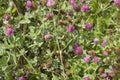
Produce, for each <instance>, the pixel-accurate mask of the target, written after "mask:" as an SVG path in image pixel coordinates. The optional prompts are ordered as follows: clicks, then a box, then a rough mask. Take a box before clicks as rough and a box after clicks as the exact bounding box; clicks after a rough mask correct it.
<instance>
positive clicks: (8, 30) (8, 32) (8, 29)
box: [6, 28, 14, 36]
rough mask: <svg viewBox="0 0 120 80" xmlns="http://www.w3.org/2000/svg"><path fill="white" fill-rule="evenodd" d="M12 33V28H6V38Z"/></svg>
mask: <svg viewBox="0 0 120 80" xmlns="http://www.w3.org/2000/svg"><path fill="white" fill-rule="evenodd" d="M13 32H14V30H13V28H7V29H6V35H7V36H10V35H12V34H13Z"/></svg>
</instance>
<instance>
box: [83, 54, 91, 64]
mask: <svg viewBox="0 0 120 80" xmlns="http://www.w3.org/2000/svg"><path fill="white" fill-rule="evenodd" d="M83 60H84V61H85V62H87V63H88V62H90V60H91V59H90V57H89V56H86V57H84V59H83Z"/></svg>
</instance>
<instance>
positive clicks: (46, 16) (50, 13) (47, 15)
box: [45, 12, 53, 19]
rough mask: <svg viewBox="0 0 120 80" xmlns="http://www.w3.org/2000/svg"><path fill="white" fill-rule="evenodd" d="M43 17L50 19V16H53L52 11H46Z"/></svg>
mask: <svg viewBox="0 0 120 80" xmlns="http://www.w3.org/2000/svg"><path fill="white" fill-rule="evenodd" d="M45 18H46V19H52V18H53V13H52V12H48V13H47V14H46V15H45Z"/></svg>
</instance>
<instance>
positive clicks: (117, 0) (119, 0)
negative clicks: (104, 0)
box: [114, 0, 120, 8]
mask: <svg viewBox="0 0 120 80" xmlns="http://www.w3.org/2000/svg"><path fill="white" fill-rule="evenodd" d="M114 3H115V6H116V7H117V8H120V0H114Z"/></svg>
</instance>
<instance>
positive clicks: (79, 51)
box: [75, 47, 83, 55]
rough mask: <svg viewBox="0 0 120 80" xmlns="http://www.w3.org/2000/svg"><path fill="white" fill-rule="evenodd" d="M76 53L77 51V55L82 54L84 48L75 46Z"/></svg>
mask: <svg viewBox="0 0 120 80" xmlns="http://www.w3.org/2000/svg"><path fill="white" fill-rule="evenodd" d="M75 53H76V55H82V53H83V49H82V48H80V47H77V48H75Z"/></svg>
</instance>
